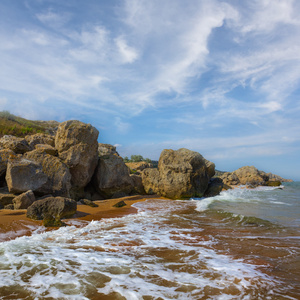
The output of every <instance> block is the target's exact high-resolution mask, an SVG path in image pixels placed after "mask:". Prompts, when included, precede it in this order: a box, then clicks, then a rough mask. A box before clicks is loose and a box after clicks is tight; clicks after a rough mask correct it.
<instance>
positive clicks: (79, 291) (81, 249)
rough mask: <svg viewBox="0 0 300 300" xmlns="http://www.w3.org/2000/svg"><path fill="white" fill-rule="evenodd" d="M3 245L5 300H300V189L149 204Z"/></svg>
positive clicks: (0, 263) (0, 271)
mask: <svg viewBox="0 0 300 300" xmlns="http://www.w3.org/2000/svg"><path fill="white" fill-rule="evenodd" d="M134 206H135V207H136V208H137V209H138V213H137V214H132V215H127V216H124V217H122V218H114V219H103V220H101V221H93V222H90V223H88V222H83V221H82V222H80V221H76V222H74V221H69V225H70V226H68V227H63V228H60V229H58V230H54V231H48V232H41V229H38V230H37V231H36V232H34V233H33V234H32V235H31V236H23V237H19V238H16V239H14V240H10V241H6V242H1V243H0V278H1V280H0V299H80V300H81V299H129V300H132V299H133V300H134V299H144V300H150V299H151V300H152V299H153V300H154V299H157V300H158V299H183V300H185V299H222V300H223V299H300V258H299V254H300V250H299V249H300V247H299V246H300V234H299V233H300V184H299V183H297V182H294V183H285V184H284V186H283V187H282V189H278V188H276V189H275V188H262V187H260V188H257V189H252V190H248V189H244V188H236V189H233V190H229V191H226V192H222V193H221V194H220V195H219V196H216V197H211V198H206V199H193V200H189V201H168V200H155V199H151V200H147V201H146V202H140V203H136V204H135V205H134Z"/></svg>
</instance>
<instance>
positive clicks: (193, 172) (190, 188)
mask: <svg viewBox="0 0 300 300" xmlns="http://www.w3.org/2000/svg"><path fill="white" fill-rule="evenodd" d="M213 169H214V165H213V164H212V163H210V164H209V163H208V161H207V160H205V159H204V158H203V157H202V155H201V154H199V153H197V152H194V151H191V150H188V149H185V148H182V149H179V150H177V151H174V150H163V151H162V153H161V155H160V158H159V162H158V169H145V170H144V171H143V173H142V180H143V185H144V188H145V191H146V193H148V194H159V195H161V196H164V197H167V198H171V199H186V198H191V197H202V196H203V195H204V192H205V191H206V189H207V187H208V183H209V180H210V178H211V175H212V174H214V170H213Z"/></svg>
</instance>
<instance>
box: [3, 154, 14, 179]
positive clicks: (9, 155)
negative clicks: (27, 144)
mask: <svg viewBox="0 0 300 300" xmlns="http://www.w3.org/2000/svg"><path fill="white" fill-rule="evenodd" d="M13 156H15V152H13V151H12V150H9V149H3V150H0V177H1V176H3V175H5V173H6V169H7V163H8V160H9V158H10V157H13Z"/></svg>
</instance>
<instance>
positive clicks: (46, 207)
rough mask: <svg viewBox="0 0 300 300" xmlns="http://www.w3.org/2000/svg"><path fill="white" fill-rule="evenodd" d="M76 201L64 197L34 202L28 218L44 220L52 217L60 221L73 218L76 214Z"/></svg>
mask: <svg viewBox="0 0 300 300" xmlns="http://www.w3.org/2000/svg"><path fill="white" fill-rule="evenodd" d="M76 210H77V203H76V201H74V200H72V199H69V198H64V197H47V198H44V199H42V200H37V201H35V202H33V204H32V205H31V206H29V207H28V209H27V217H28V218H30V219H33V220H43V219H44V218H45V217H47V216H52V217H53V218H54V219H56V220H58V219H61V218H67V217H71V216H73V215H74V214H75V213H76Z"/></svg>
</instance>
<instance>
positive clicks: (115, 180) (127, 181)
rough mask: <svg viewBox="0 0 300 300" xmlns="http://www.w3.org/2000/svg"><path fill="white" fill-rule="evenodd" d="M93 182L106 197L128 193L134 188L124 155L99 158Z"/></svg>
mask: <svg viewBox="0 0 300 300" xmlns="http://www.w3.org/2000/svg"><path fill="white" fill-rule="evenodd" d="M93 182H94V186H95V188H96V190H97V191H98V193H99V194H100V195H102V196H103V197H105V198H111V197H113V196H114V195H117V194H119V195H120V193H123V194H124V195H125V194H127V195H128V194H130V193H131V191H132V190H133V182H132V179H131V178H130V174H129V169H128V167H127V166H126V165H125V163H124V161H123V159H122V157H120V156H117V155H113V154H110V155H105V156H101V157H100V158H99V162H98V166H97V168H96V171H95V175H94V178H93Z"/></svg>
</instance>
